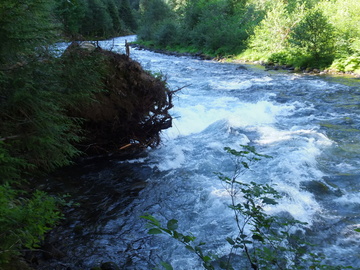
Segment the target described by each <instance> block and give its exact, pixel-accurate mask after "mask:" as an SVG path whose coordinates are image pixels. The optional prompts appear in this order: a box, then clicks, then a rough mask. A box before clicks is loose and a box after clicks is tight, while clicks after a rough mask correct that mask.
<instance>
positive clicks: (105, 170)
mask: <svg viewBox="0 0 360 270" xmlns="http://www.w3.org/2000/svg"><path fill="white" fill-rule="evenodd" d="M146 156H147V154H146V153H141V154H137V155H135V156H133V157H132V159H124V158H123V157H119V156H116V155H114V156H102V157H93V158H87V159H82V160H79V161H78V162H76V164H74V165H73V166H68V167H66V168H63V169H61V170H59V171H57V172H55V173H53V174H52V175H51V176H49V177H48V178H47V179H45V180H43V181H44V182H41V183H39V184H40V186H39V188H44V189H45V190H46V191H47V192H48V193H49V194H55V195H57V194H60V195H63V194H67V195H68V196H69V197H67V198H66V200H67V201H68V202H72V206H70V207H65V208H64V216H65V219H64V220H63V222H61V223H60V224H59V226H58V227H56V228H55V229H54V230H53V231H51V233H50V234H49V235H48V237H47V239H46V241H45V245H44V246H43V247H41V249H40V250H42V251H41V252H35V255H34V258H32V260H33V262H34V265H37V266H36V268H37V269H61V270H63V269H64V270H65V269H66V270H69V269H82V268H77V264H78V265H79V266H80V267H83V265H93V266H94V267H95V266H98V265H99V262H96V263H95V262H87V261H86V258H84V257H81V255H80V254H85V253H87V251H86V249H88V248H89V246H88V243H89V242H91V241H94V240H95V239H98V238H99V235H101V234H102V233H104V226H106V224H107V223H108V222H109V221H111V220H113V219H115V218H119V213H122V215H123V218H124V219H125V218H126V216H127V215H129V214H131V213H127V211H126V208H127V207H128V206H129V204H131V203H132V202H133V200H134V199H136V198H138V194H139V192H140V191H141V190H142V189H143V188H144V187H145V186H146V179H147V178H148V176H149V175H151V171H152V169H151V168H149V167H147V166H143V164H141V162H138V161H139V160H140V161H141V160H142V159H143V158H146ZM128 158H129V157H128ZM90 246H91V245H90ZM74 251H79V254H73V252H74ZM91 252H92V253H96V251H94V250H92V251H91ZM99 255H100V256H103V257H104V258H105V257H106V255H105V254H99ZM72 257H73V258H72ZM59 259H60V260H59ZM60 261H63V262H65V263H61V262H60Z"/></svg>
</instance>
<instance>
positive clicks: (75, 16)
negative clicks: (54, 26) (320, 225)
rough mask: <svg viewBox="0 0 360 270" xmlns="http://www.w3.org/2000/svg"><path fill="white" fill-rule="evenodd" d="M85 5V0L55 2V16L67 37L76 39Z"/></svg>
mask: <svg viewBox="0 0 360 270" xmlns="http://www.w3.org/2000/svg"><path fill="white" fill-rule="evenodd" d="M86 7H87V6H86V3H85V0H61V1H59V2H58V3H57V7H56V16H57V18H58V20H59V21H60V22H61V24H62V26H63V31H64V34H65V35H66V36H67V37H70V38H72V39H76V37H77V36H78V35H79V32H80V29H81V22H82V20H83V19H84V17H85V11H86Z"/></svg>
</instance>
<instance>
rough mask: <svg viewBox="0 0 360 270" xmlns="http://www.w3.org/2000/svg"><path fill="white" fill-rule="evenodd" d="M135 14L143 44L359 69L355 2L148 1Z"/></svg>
mask: <svg viewBox="0 0 360 270" xmlns="http://www.w3.org/2000/svg"><path fill="white" fill-rule="evenodd" d="M140 12H141V23H140V28H139V31H138V35H139V38H140V40H141V42H143V43H144V44H146V45H150V46H156V47H162V48H166V49H168V50H177V51H190V52H202V53H205V54H209V55H212V56H220V57H231V58H233V59H242V60H251V61H264V62H267V63H272V64H280V65H292V66H295V67H299V68H327V69H334V70H337V71H342V72H356V73H360V47H359V46H360V33H359V29H360V5H359V3H358V1H357V0H344V1H340V0H331V1H329V0H307V1H299V0H288V1H285V0H278V1H273V0H263V1H257V0H209V1H204V0H188V1H176V0H168V1H162V0H148V1H144V2H143V4H142V5H140Z"/></svg>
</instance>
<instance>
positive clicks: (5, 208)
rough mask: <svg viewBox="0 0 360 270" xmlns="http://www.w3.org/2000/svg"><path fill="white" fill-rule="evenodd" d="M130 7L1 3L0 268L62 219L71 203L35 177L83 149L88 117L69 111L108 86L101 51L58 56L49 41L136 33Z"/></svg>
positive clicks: (39, 0) (107, 2)
mask: <svg viewBox="0 0 360 270" xmlns="http://www.w3.org/2000/svg"><path fill="white" fill-rule="evenodd" d="M132 10H133V9H131V8H130V4H129V1H128V0H119V1H115V0H91V1H85V0H71V1H69V0H61V1H55V0H48V1H44V0H22V1H18V0H2V1H1V2H0V40H1V42H0V177H1V178H0V229H1V230H0V268H1V269H3V268H2V267H3V265H4V264H6V263H8V262H9V261H11V260H12V259H13V258H14V256H16V255H19V254H20V251H21V250H22V249H24V248H34V247H38V246H39V244H41V241H42V239H43V238H44V234H45V233H46V232H47V231H49V230H50V229H51V227H53V226H54V225H55V224H56V223H57V222H58V221H59V219H61V218H62V215H61V213H60V212H59V208H61V207H62V206H64V204H65V201H64V200H63V199H61V198H60V199H59V198H55V197H53V196H50V195H48V194H46V193H44V192H43V191H39V190H36V187H34V179H35V178H36V177H38V176H41V175H44V174H45V173H48V172H50V171H52V170H54V169H56V168H59V167H62V166H65V165H68V164H70V163H71V161H72V159H73V158H74V157H76V156H77V155H79V154H80V152H79V150H78V149H77V148H76V147H75V146H74V144H75V143H76V142H79V140H81V138H82V136H83V135H84V134H83V132H82V126H81V124H82V120H81V119H78V118H75V117H70V116H69V115H68V114H67V111H69V110H73V111H76V110H77V105H78V104H79V102H80V101H81V102H83V103H84V102H85V103H86V101H90V100H91V99H92V98H93V96H94V94H96V93H98V92H100V91H103V88H104V84H103V82H102V79H103V77H104V74H105V72H106V69H105V67H104V61H103V58H102V57H103V56H102V55H101V54H87V55H85V56H81V57H77V56H76V54H74V55H67V56H63V57H55V55H54V53H56V52H54V51H53V50H52V49H51V45H52V44H53V43H54V42H56V41H58V40H59V39H61V40H63V39H73V38H80V39H85V38H89V39H95V38H104V37H108V36H111V35H119V34H125V33H130V32H133V31H134V30H135V28H136V23H135V20H134V16H133V12H132ZM84 74H87V76H84ZM15 260H16V259H15Z"/></svg>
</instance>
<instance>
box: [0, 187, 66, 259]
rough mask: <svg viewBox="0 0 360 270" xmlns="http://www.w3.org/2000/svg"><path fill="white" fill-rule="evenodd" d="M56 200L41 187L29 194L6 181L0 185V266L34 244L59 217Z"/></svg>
mask: <svg viewBox="0 0 360 270" xmlns="http://www.w3.org/2000/svg"><path fill="white" fill-rule="evenodd" d="M58 203H59V201H58V200H57V199H55V198H54V197H50V196H48V195H46V193H44V192H41V191H35V192H34V193H33V194H32V196H31V197H30V198H27V197H24V193H22V192H20V191H16V190H14V189H13V188H11V187H10V186H9V185H7V184H4V185H0V228H1V232H0V266H1V265H2V264H5V263H7V262H8V261H9V260H10V259H11V257H12V256H14V255H19V254H20V250H21V249H22V248H29V249H32V248H36V247H39V244H40V243H41V241H42V240H43V239H44V234H45V233H46V232H47V231H49V230H50V229H51V227H52V226H54V225H55V224H56V222H57V221H58V220H59V219H60V218H61V217H62V215H61V213H60V212H59V210H58Z"/></svg>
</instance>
